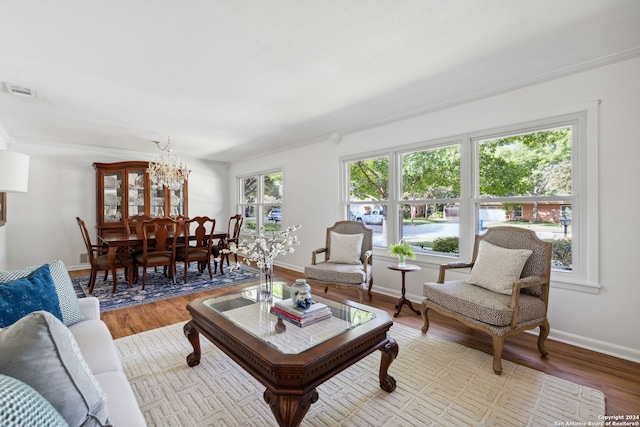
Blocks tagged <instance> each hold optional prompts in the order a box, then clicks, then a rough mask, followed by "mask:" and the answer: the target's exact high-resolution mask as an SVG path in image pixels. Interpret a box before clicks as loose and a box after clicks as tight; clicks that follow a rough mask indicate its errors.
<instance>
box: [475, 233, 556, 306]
mask: <svg viewBox="0 0 640 427" xmlns="http://www.w3.org/2000/svg"><path fill="white" fill-rule="evenodd" d="M481 240H484V241H486V242H489V243H491V244H492V245H495V246H500V247H501V248H506V249H529V250H531V251H532V253H531V256H529V258H528V259H527V262H526V263H525V264H524V267H523V268H522V273H521V274H520V277H529V276H536V277H541V278H543V281H546V282H547V283H548V281H549V280H550V277H551V251H552V245H551V243H550V242H545V241H542V240H540V239H539V238H538V236H536V233H535V232H534V231H532V230H527V229H525V228H519V227H492V228H489V229H488V230H487V231H486V232H485V233H484V234H479V235H477V236H476V243H475V247H474V250H473V261H474V262H475V260H476V258H477V255H478V251H479V249H480V247H479V246H480V245H479V243H480V241H481ZM522 292H524V293H530V294H534V295H540V294H541V293H542V289H541V287H540V286H534V287H531V288H527V289H524V290H523V291H522Z"/></svg>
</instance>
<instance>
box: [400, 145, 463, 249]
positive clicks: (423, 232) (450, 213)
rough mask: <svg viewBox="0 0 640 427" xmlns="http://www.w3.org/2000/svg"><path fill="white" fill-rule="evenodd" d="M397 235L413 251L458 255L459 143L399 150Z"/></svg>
mask: <svg viewBox="0 0 640 427" xmlns="http://www.w3.org/2000/svg"><path fill="white" fill-rule="evenodd" d="M399 157H400V166H401V167H400V173H401V175H402V177H401V179H402V181H401V182H402V191H401V193H400V195H401V200H399V201H398V206H399V207H400V221H401V224H402V227H401V228H400V238H401V239H402V240H404V241H405V242H406V243H409V244H410V245H411V246H412V247H413V248H414V251H420V252H437V253H447V254H450V255H454V256H457V255H458V241H459V235H460V145H459V144H455V145H449V146H445V147H438V148H433V149H428V150H419V151H410V152H406V153H399Z"/></svg>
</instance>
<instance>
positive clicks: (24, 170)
mask: <svg viewBox="0 0 640 427" xmlns="http://www.w3.org/2000/svg"><path fill="white" fill-rule="evenodd" d="M28 186H29V156H27V155H26V154H22V153H16V152H14V151H7V150H0V192H5V191H6V192H16V193H26V192H27V188H28Z"/></svg>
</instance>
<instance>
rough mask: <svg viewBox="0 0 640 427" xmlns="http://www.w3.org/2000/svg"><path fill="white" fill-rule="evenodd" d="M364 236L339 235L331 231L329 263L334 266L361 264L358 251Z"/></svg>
mask: <svg viewBox="0 0 640 427" xmlns="http://www.w3.org/2000/svg"><path fill="white" fill-rule="evenodd" d="M363 239H364V234H363V233H359V234H340V233H336V232H333V231H331V243H330V245H331V247H330V248H329V262H333V263H336V264H361V263H362V261H360V251H361V249H362V240H363Z"/></svg>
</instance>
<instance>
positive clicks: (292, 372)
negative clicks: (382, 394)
mask: <svg viewBox="0 0 640 427" xmlns="http://www.w3.org/2000/svg"><path fill="white" fill-rule="evenodd" d="M273 288H274V295H275V296H274V300H278V299H285V298H289V291H288V286H287V285H286V284H284V283H281V282H277V283H274V286H273ZM257 289H258V287H257V286H249V287H247V288H245V289H243V290H242V291H237V290H236V291H233V292H227V293H221V294H219V295H218V296H215V297H211V296H207V297H203V298H199V299H197V300H195V301H193V302H191V303H189V304H188V305H187V309H188V310H189V312H190V313H191V316H192V319H191V320H190V321H189V322H187V324H186V325H185V326H184V333H185V336H186V337H187V338H188V339H189V342H190V343H191V345H192V346H193V353H191V354H189V355H188V356H187V364H188V365H189V366H191V367H193V366H196V365H198V364H199V363H200V357H201V351H200V334H202V335H204V336H205V337H207V339H209V341H211V342H212V343H214V344H215V345H216V346H217V347H218V348H219V349H220V350H222V351H223V352H224V353H225V354H226V355H227V356H229V357H230V358H231V359H233V360H234V361H235V362H236V363H238V364H239V365H240V366H241V367H242V368H243V369H245V370H246V371H247V372H248V373H249V374H251V375H252V376H253V377H254V378H256V379H257V380H258V381H260V382H261V383H262V384H263V385H264V386H265V387H266V390H265V392H264V395H263V397H264V400H265V402H266V403H267V404H268V405H269V407H270V408H271V411H272V412H273V414H274V416H275V418H276V420H277V422H278V424H279V425H281V426H298V425H299V424H300V423H301V422H302V419H303V418H304V416H305V414H306V413H307V411H308V410H309V408H310V407H311V404H313V403H315V402H316V401H317V400H318V398H319V396H318V392H317V391H316V387H318V386H319V385H320V384H322V383H323V382H325V381H326V380H328V379H329V378H331V377H333V376H334V375H336V374H338V373H340V372H341V371H343V370H344V369H346V368H348V367H349V366H351V365H353V364H354V363H356V362H358V361H359V360H361V359H363V358H364V357H366V356H368V355H369V354H371V353H373V352H374V351H376V350H380V352H381V355H382V357H381V361H380V371H379V381H380V387H381V388H382V389H383V390H385V391H387V392H392V391H393V390H395V388H396V381H395V379H394V378H393V377H392V376H390V375H389V374H388V369H389V366H390V365H391V362H393V360H394V359H395V357H396V356H397V354H398V344H397V343H396V341H395V340H394V339H392V338H389V337H387V331H388V330H389V328H390V327H391V325H393V321H392V320H391V317H390V316H389V314H388V313H386V312H385V311H383V310H378V309H376V308H373V307H368V306H366V305H363V304H358V303H355V302H351V301H349V302H347V303H340V302H336V301H333V300H330V299H328V298H322V297H319V296H317V295H315V294H314V295H313V299H314V301H318V302H323V303H325V304H327V305H328V306H329V307H330V309H331V312H332V314H333V316H332V317H331V318H330V319H326V320H322V321H320V322H317V323H314V324H312V325H308V326H305V327H302V328H301V327H298V326H296V325H294V324H291V323H288V322H284V326H286V328H284V329H285V330H284V331H282V332H277V331H276V325H278V328H277V329H278V330H282V329H283V328H282V326H283V324H282V323H279V322H278V321H279V319H278V318H277V317H276V316H274V315H273V314H271V313H269V309H270V307H271V303H269V302H257V301H256V296H257Z"/></svg>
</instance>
